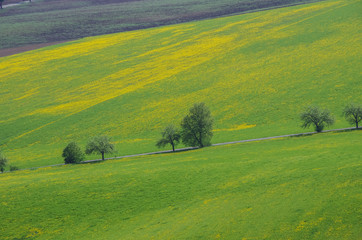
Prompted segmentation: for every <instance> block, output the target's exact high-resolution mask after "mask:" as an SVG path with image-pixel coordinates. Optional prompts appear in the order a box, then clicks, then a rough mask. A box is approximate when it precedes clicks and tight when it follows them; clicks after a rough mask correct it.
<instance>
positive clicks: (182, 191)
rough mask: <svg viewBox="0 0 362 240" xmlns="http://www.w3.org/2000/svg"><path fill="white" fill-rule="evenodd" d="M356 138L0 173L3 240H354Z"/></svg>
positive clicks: (333, 136)
mask: <svg viewBox="0 0 362 240" xmlns="http://www.w3.org/2000/svg"><path fill="white" fill-rule="evenodd" d="M361 134H362V131H353V132H345V133H324V134H318V135H313V136H308V137H295V138H286V139H278V140H269V141H262V142H253V143H243V144H235V145H230V146H220V147H210V148H207V149H201V150H195V151H190V152H183V153H177V154H165V155H157V156H156V155H154V156H145V157H137V158H132V159H127V160H115V161H108V162H103V163H97V164H86V165H73V166H62V167H54V168H47V169H38V170H33V171H30V170H29V171H18V172H14V173H7V174H0V204H1V205H0V206H1V222H2V224H1V226H0V238H1V239H27V238H29V239H348V240H354V239H356V240H357V239H359V237H360V236H361V234H362V232H361V228H360V223H361V222H360V216H361V194H360V189H361V187H362V186H361V174H360V173H361V170H362V168H361V163H362V161H361V160H362V159H361V154H360V153H361V152H360V148H359V147H360V144H361V137H362V136H361Z"/></svg>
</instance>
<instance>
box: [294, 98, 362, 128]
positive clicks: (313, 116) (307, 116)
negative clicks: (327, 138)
mask: <svg viewBox="0 0 362 240" xmlns="http://www.w3.org/2000/svg"><path fill="white" fill-rule="evenodd" d="M342 115H343V116H344V117H345V119H346V120H347V122H348V123H350V124H355V125H356V128H358V123H359V122H360V121H361V120H362V107H361V106H359V105H357V104H354V103H350V104H348V105H346V106H345V108H344V110H343V113H342ZM300 118H301V120H302V122H303V124H302V127H303V128H309V127H310V126H311V125H312V126H314V129H315V131H316V132H322V131H323V129H324V127H325V126H331V125H333V124H334V117H333V116H332V115H331V113H330V112H329V110H328V109H324V110H322V109H320V108H318V107H316V106H309V107H308V108H307V109H306V110H305V111H304V112H303V113H302V114H301V115H300Z"/></svg>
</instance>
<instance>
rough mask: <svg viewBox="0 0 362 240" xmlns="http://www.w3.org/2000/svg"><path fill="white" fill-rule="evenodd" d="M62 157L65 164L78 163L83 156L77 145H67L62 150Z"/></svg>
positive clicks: (73, 143) (72, 143)
mask: <svg viewBox="0 0 362 240" xmlns="http://www.w3.org/2000/svg"><path fill="white" fill-rule="evenodd" d="M62 157H63V158H64V162H65V163H80V162H81V161H83V160H84V154H83V152H82V150H81V149H80V147H79V146H78V144H77V143H75V142H71V143H69V144H68V145H67V146H66V147H65V148H64V150H63V154H62Z"/></svg>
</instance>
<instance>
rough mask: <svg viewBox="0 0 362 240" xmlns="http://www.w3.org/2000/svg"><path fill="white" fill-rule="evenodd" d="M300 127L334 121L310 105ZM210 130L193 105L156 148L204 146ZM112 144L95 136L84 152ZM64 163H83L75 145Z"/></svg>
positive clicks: (348, 111) (204, 113) (352, 111)
mask: <svg viewBox="0 0 362 240" xmlns="http://www.w3.org/2000/svg"><path fill="white" fill-rule="evenodd" d="M343 116H344V117H345V118H346V120H347V121H348V122H349V123H351V124H356V128H358V123H359V122H360V121H361V120H362V107H361V106H358V105H356V104H348V105H347V106H346V107H345V108H344V110H343ZM300 118H301V120H302V122H303V123H302V127H303V128H308V127H310V126H311V125H313V126H314V128H315V131H316V132H321V131H323V129H324V127H325V126H330V125H332V124H333V123H334V118H333V116H332V115H331V114H330V112H329V111H328V109H324V110H321V109H320V108H318V107H315V106H310V107H308V108H306V110H305V111H304V112H303V113H302V114H301V115H300ZM212 127H213V118H212V116H211V113H210V110H209V108H208V107H207V106H206V105H205V103H196V104H194V106H193V107H192V108H190V110H189V113H188V114H187V115H186V116H185V117H184V118H183V119H182V121H181V124H180V129H178V128H176V127H175V126H174V125H172V124H170V125H168V126H167V127H166V128H165V129H164V130H163V132H162V133H161V135H162V137H161V139H159V140H158V141H157V143H156V146H157V147H159V148H161V147H165V146H167V145H171V147H172V151H175V147H176V146H177V145H178V144H179V143H180V142H182V143H183V144H184V145H185V146H191V147H196V146H197V147H200V148H202V147H205V146H209V145H210V144H211V138H212V136H213V133H212ZM114 151H115V149H114V145H113V144H111V143H110V140H109V138H108V137H107V136H98V137H94V138H93V139H91V140H90V141H89V142H88V144H87V146H86V149H85V154H92V153H98V154H101V155H102V160H104V154H106V153H113V152H114ZM62 156H63V157H64V161H65V163H78V162H81V161H83V160H84V153H83V151H82V150H81V149H80V147H79V146H78V145H77V144H76V143H75V142H72V143H69V144H68V146H67V147H66V148H65V149H64V150H63V155H62Z"/></svg>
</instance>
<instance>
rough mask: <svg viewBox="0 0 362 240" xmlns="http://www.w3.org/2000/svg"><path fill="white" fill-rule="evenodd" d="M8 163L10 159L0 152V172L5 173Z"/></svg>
mask: <svg viewBox="0 0 362 240" xmlns="http://www.w3.org/2000/svg"><path fill="white" fill-rule="evenodd" d="M7 163H8V159H7V158H6V157H5V155H4V154H3V153H2V152H1V151H0V171H1V172H4V170H5V166H6V164H7Z"/></svg>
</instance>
